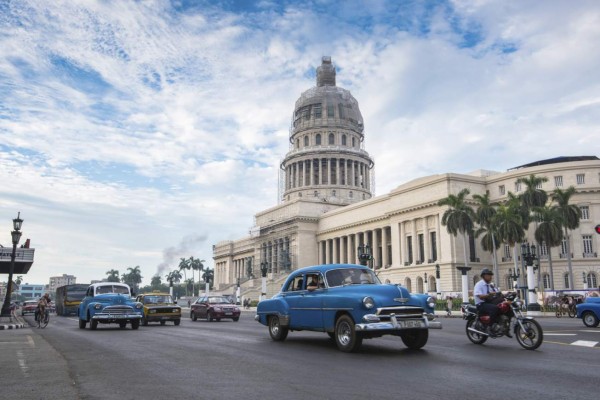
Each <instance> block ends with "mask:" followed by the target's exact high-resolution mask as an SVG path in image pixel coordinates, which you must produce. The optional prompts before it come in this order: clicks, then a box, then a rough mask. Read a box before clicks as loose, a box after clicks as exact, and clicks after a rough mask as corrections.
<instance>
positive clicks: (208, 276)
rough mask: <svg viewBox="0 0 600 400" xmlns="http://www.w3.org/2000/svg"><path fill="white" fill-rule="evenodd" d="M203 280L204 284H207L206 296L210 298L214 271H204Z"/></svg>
mask: <svg viewBox="0 0 600 400" xmlns="http://www.w3.org/2000/svg"><path fill="white" fill-rule="evenodd" d="M202 279H204V282H206V295H207V296H208V292H209V291H210V283H211V282H212V281H213V279H214V273H213V270H212V269H210V268H206V269H205V270H204V273H203V274H202Z"/></svg>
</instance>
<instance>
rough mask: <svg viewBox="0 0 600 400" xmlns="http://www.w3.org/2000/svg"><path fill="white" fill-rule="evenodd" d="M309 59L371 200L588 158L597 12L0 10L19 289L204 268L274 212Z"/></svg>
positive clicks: (250, 6) (428, 4) (592, 8)
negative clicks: (360, 137) (353, 136)
mask: <svg viewBox="0 0 600 400" xmlns="http://www.w3.org/2000/svg"><path fill="white" fill-rule="evenodd" d="M323 56H331V57H332V61H333V63H334V65H335V67H336V70H337V85H338V86H340V87H343V88H345V89H347V90H349V91H350V92H351V93H352V95H353V96H354V97H355V98H356V99H357V101H358V103H359V106H360V109H361V113H362V115H363V119H364V124H365V132H364V133H365V149H366V150H367V151H368V152H369V154H370V155H371V156H372V157H373V159H374V161H375V184H376V187H375V194H376V195H383V194H386V193H388V192H389V191H391V190H393V189H394V188H396V187H397V186H399V185H401V184H403V183H406V182H408V181H411V180H413V179H417V178H420V177H423V176H428V175H433V174H440V173H448V172H454V173H469V172H471V171H474V170H478V169H486V170H494V171H501V172H502V171H506V170H507V169H510V168H513V167H516V166H519V165H523V164H526V163H529V162H533V161H537V160H542V159H547V158H553V157H558V156H582V155H596V156H600V144H599V143H600V2H597V1H593V0H591V1H576V2H573V1H544V2H540V1H516V0H515V1H500V0H499V1H487V0H471V1H467V0H464V1H442V0H440V1H400V0H398V1H381V0H379V1H377V0H373V1H354V0H347V1H328V0H313V1H268V0H263V1H250V0H248V1H237V0H229V1H191V0H187V1H175V0H172V1H166V0H165V1H127V0H118V1H109V0H106V1H88V0H85V1H84V0H64V1H61V0H55V1H21V0H14V1H11V0H0V180H1V182H2V184H1V185H0V227H1V226H4V233H1V232H2V229H0V244H2V245H4V246H5V247H9V246H11V236H10V231H11V229H12V219H13V218H15V217H16V216H17V213H18V212H20V213H21V218H22V219H23V220H24V222H23V227H22V231H23V237H22V239H21V243H23V242H24V240H25V239H27V238H29V239H30V241H31V247H34V248H35V249H36V250H35V260H34V264H33V266H32V267H31V269H30V271H29V273H28V274H27V275H24V276H23V281H24V282H27V283H48V278H49V277H50V276H59V275H62V274H72V275H75V276H76V277H77V281H78V282H81V283H85V282H89V281H90V280H92V279H103V278H106V276H107V275H106V272H107V271H109V270H111V269H117V270H119V271H120V272H121V273H124V272H127V268H132V267H135V266H139V267H140V269H141V272H142V276H143V284H149V282H150V279H151V278H152V276H154V275H156V274H159V275H160V276H161V277H164V275H166V274H167V273H168V272H169V271H170V270H172V269H176V268H177V266H178V264H179V259H180V258H181V257H185V258H188V257H190V256H194V257H196V258H200V259H203V260H205V263H204V264H205V265H206V266H208V267H210V268H212V267H214V263H213V260H212V246H213V245H214V244H216V243H218V242H221V241H224V240H235V239H239V238H242V237H244V236H246V235H248V232H249V230H250V229H251V228H252V227H253V225H254V215H255V214H256V213H257V212H259V211H262V210H265V209H267V208H269V207H272V206H275V205H276V204H277V203H278V190H277V188H278V171H279V164H280V162H281V160H282V159H283V158H284V157H285V154H286V153H287V152H288V151H289V149H290V148H289V146H290V145H289V140H288V139H289V128H290V122H291V117H292V112H293V108H294V103H295V101H296V99H297V98H298V97H299V96H300V94H301V93H302V92H303V91H305V90H307V89H309V88H311V87H313V86H315V68H316V67H317V66H319V65H320V63H321V58H322V57H323ZM6 279H7V276H6V275H3V276H2V277H0V281H6ZM163 280H164V279H163Z"/></svg>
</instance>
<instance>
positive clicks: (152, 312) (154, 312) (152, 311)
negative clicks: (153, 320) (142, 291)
mask: <svg viewBox="0 0 600 400" xmlns="http://www.w3.org/2000/svg"><path fill="white" fill-rule="evenodd" d="M148 313H149V314H156V310H148Z"/></svg>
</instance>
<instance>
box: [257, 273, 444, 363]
mask: <svg viewBox="0 0 600 400" xmlns="http://www.w3.org/2000/svg"><path fill="white" fill-rule="evenodd" d="M434 306H435V300H434V299H433V298H432V297H430V296H428V295H426V294H410V293H409V292H408V290H407V289H406V288H405V287H403V286H401V285H393V284H382V283H381V282H380V281H379V279H378V278H377V276H376V275H375V273H374V272H373V270H371V269H370V268H368V267H366V266H362V265H350V264H329V265H317V266H313V267H306V268H302V269H299V270H296V271H294V272H292V273H291V274H290V275H289V276H288V278H287V279H286V281H285V283H284V284H283V287H282V289H281V291H280V292H279V293H278V294H277V295H275V296H274V297H273V298H271V299H268V300H263V301H261V302H260V303H258V307H257V311H256V317H255V319H256V320H257V321H258V322H260V323H261V324H263V325H266V326H267V327H268V328H269V334H270V336H271V338H272V339H273V340H275V341H282V340H285V339H286V337H287V335H288V332H290V331H301V330H309V331H317V332H326V333H327V334H328V335H329V336H330V337H331V338H332V339H334V340H335V342H336V344H337V347H338V348H339V349H340V350H341V351H344V352H351V351H355V350H357V349H358V348H359V347H360V346H361V344H362V341H363V339H370V338H376V337H381V336H383V335H394V336H400V338H401V339H402V341H403V342H404V344H405V345H406V346H407V347H409V348H411V349H419V348H421V347H423V346H425V344H426V343H427V340H428V338H429V329H441V328H442V324H441V323H440V322H438V321H434V319H435V315H434Z"/></svg>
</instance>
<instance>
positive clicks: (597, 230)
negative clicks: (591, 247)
mask: <svg viewBox="0 0 600 400" xmlns="http://www.w3.org/2000/svg"><path fill="white" fill-rule="evenodd" d="M594 229H595V230H596V233H597V234H599V235H600V225H596V227H595V228H594Z"/></svg>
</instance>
